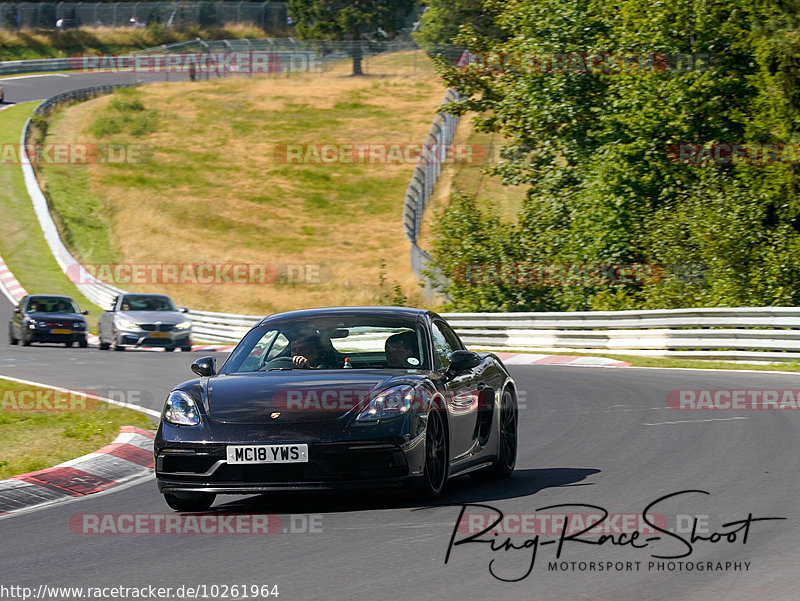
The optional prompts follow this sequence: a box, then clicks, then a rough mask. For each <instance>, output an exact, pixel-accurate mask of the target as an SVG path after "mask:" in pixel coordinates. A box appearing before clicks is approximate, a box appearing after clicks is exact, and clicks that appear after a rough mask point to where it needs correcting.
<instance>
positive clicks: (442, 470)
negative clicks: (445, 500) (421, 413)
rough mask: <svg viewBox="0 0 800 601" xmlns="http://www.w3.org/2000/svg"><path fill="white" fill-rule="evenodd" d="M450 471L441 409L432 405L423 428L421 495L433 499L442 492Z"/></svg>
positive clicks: (445, 431)
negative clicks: (423, 446) (423, 461)
mask: <svg viewBox="0 0 800 601" xmlns="http://www.w3.org/2000/svg"><path fill="white" fill-rule="evenodd" d="M449 471H450V458H449V454H448V450H447V430H446V429H445V425H444V417H443V416H442V409H440V408H439V407H433V408H432V410H431V412H430V413H428V425H427V426H426V428H425V468H424V471H423V475H422V491H421V492H422V496H424V497H426V498H428V499H435V498H436V497H438V496H439V495H440V494H442V489H443V488H444V485H445V483H446V482H447V476H448V473H449Z"/></svg>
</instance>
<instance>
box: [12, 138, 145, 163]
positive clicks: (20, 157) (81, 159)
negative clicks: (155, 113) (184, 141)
mask: <svg viewBox="0 0 800 601" xmlns="http://www.w3.org/2000/svg"><path fill="white" fill-rule="evenodd" d="M23 150H24V153H23ZM151 155H152V151H151V149H150V147H149V146H148V145H146V144H83V143H74V144H66V143H64V144H62V143H47V144H23V145H20V144H0V165H27V164H31V165H93V164H100V165H125V164H133V165H138V164H141V163H146V162H147V161H148V160H149V159H150V157H151Z"/></svg>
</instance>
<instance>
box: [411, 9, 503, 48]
mask: <svg viewBox="0 0 800 601" xmlns="http://www.w3.org/2000/svg"><path fill="white" fill-rule="evenodd" d="M425 5H426V8H425V12H424V13H423V15H422V17H421V18H420V21H419V29H418V30H417V32H416V33H415V34H414V39H415V40H416V41H417V42H419V43H420V44H421V45H426V44H451V43H452V42H453V38H455V37H456V35H458V33H459V29H460V28H461V27H468V28H470V30H471V31H474V32H475V33H476V34H477V35H479V36H483V37H486V38H489V39H496V38H499V37H500V35H501V31H500V28H499V27H497V26H496V25H495V22H494V20H495V17H496V16H497V14H498V13H499V6H498V4H497V3H496V2H491V1H489V2H487V0H426V2H425Z"/></svg>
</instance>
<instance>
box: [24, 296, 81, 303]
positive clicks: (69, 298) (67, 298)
mask: <svg viewBox="0 0 800 601" xmlns="http://www.w3.org/2000/svg"><path fill="white" fill-rule="evenodd" d="M35 298H61V299H63V300H68V301H71V300H72V297H70V296H64V295H63V294H30V295H28V300H31V299H35ZM73 302H74V301H73Z"/></svg>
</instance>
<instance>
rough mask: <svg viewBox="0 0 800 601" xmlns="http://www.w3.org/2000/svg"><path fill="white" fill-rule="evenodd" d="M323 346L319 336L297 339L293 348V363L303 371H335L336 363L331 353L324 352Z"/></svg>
mask: <svg viewBox="0 0 800 601" xmlns="http://www.w3.org/2000/svg"><path fill="white" fill-rule="evenodd" d="M322 346H323V344H322V340H321V339H320V337H319V335H317V334H312V335H310V336H303V337H302V338H295V339H294V340H293V341H292V346H291V351H292V363H293V364H294V365H295V366H296V367H300V368H302V369H333V367H334V363H335V361H334V360H332V358H331V356H330V355H331V353H330V352H328V353H325V352H324V351H323V349H322Z"/></svg>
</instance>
